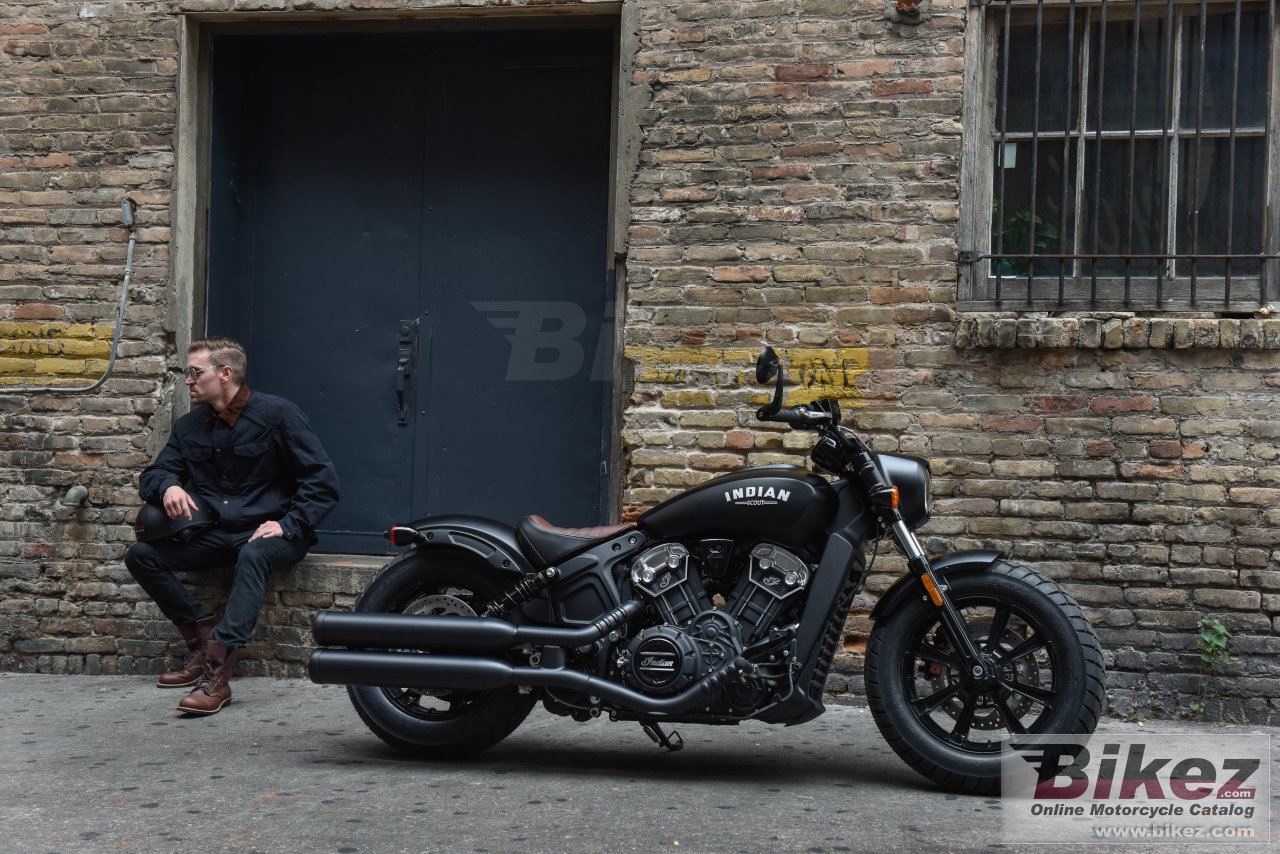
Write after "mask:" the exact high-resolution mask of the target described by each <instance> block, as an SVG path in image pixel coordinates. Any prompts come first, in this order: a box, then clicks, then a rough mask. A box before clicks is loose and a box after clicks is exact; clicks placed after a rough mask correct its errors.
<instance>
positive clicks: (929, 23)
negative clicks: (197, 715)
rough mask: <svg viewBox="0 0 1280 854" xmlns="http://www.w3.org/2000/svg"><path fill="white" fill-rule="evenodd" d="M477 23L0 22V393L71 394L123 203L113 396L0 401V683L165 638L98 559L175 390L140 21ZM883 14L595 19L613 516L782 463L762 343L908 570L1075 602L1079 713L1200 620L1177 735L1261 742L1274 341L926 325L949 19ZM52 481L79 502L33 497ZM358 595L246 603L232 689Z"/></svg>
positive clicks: (98, 326) (791, 439) (152, 653)
mask: <svg viewBox="0 0 1280 854" xmlns="http://www.w3.org/2000/svg"><path fill="white" fill-rule="evenodd" d="M484 5H493V6H499V5H501V6H504V7H506V6H512V5H516V6H525V5H527V6H539V5H544V4H538V3H529V4H509V3H501V4H499V3H492V4H487V3H483V2H474V3H458V2H435V3H432V2H414V1H413V0H323V2H321V0H261V2H232V0H188V2H177V0H174V2H129V3H123V2H99V3H58V2H45V1H44V0H40V2H34V1H32V2H13V0H0V389H3V388H4V387H6V386H7V387H8V390H9V391H10V392H12V390H13V389H12V387H13V386H14V385H16V384H24V383H26V384H30V383H39V384H46V383H50V382H53V383H56V382H74V384H84V383H85V382H86V381H92V379H94V378H96V376H97V375H98V373H99V372H100V371H99V369H100V366H101V362H102V360H103V358H104V353H103V349H102V345H103V342H104V341H106V340H108V339H109V337H110V331H109V330H110V327H111V324H112V323H113V321H114V310H115V300H116V298H117V295H118V288H119V282H120V278H121V276H122V274H123V263H124V254H125V243H126V238H127V233H126V231H125V230H124V229H123V228H122V227H121V226H120V224H119V219H120V214H119V205H120V201H121V199H122V198H123V196H124V195H125V194H126V193H127V194H128V195H129V196H130V197H131V198H133V199H134V200H135V201H136V202H138V204H139V212H138V220H139V224H140V227H139V232H138V234H139V244H138V247H137V251H136V255H135V270H134V288H133V292H132V294H131V299H130V304H129V309H128V314H127V316H126V325H125V333H124V340H123V342H122V344H121V348H120V356H121V358H120V360H119V362H118V363H117V366H116V370H115V374H114V376H113V378H112V379H110V380H109V381H108V382H107V384H106V386H105V387H104V388H103V389H102V390H101V391H99V392H97V393H94V394H92V395H88V396H72V395H33V394H22V393H17V394H14V393H8V394H0V484H3V494H4V496H5V501H4V503H3V506H0V667H4V668H9V669H39V670H43V671H55V672H79V671H95V672H140V671H148V672H149V671H154V670H156V669H158V668H159V666H160V662H161V660H162V658H163V655H164V650H165V647H166V645H167V644H168V641H169V639H170V638H171V634H170V630H169V629H168V628H167V627H166V626H165V625H164V623H163V620H162V619H160V618H159V615H158V613H157V612H156V610H155V608H154V606H153V605H151V604H150V603H149V602H148V601H146V600H145V597H144V596H142V594H141V593H140V591H139V590H138V589H137V588H136V587H135V586H133V585H132V584H131V583H129V577H128V574H127V573H126V572H125V570H124V568H123V566H122V564H121V563H120V557H121V555H122V553H123V550H124V548H125V546H126V545H127V544H128V542H130V540H131V533H130V531H129V529H128V527H127V521H128V519H129V518H130V517H131V515H132V512H133V510H134V508H135V507H136V493H135V491H134V486H135V483H136V477H137V474H138V472H139V471H140V469H141V467H142V466H143V465H145V463H146V461H147V460H148V459H149V458H150V456H151V455H152V454H153V453H154V452H155V450H156V449H157V447H158V444H159V443H160V442H162V441H163V439H164V436H165V434H166V432H167V427H168V423H169V421H170V418H171V413H172V397H173V389H174V387H175V379H176V377H177V374H176V372H175V371H174V370H173V368H175V367H176V366H177V364H178V360H177V357H176V356H175V349H176V347H175V334H176V332H177V331H178V330H175V328H174V327H175V322H174V320H173V319H172V318H173V316H174V312H175V302H176V299H177V298H176V296H175V293H174V288H175V285H174V284H173V280H174V274H173V270H172V269H171V267H170V253H171V252H172V251H174V247H173V246H172V245H171V240H170V232H169V224H170V218H171V212H172V210H173V208H172V201H173V200H172V197H171V194H172V190H173V185H172V184H173V174H174V172H173V170H174V162H175V160H174V158H175V127H176V123H177V95H176V93H177V84H178V80H177V70H178V57H177V40H178V18H177V17H176V16H175V14H174V13H176V12H184V11H187V12H201V13H206V14H216V13H220V12H224V11H225V12H232V11H234V12H246V13H247V12H255V11H262V12H264V13H266V12H272V13H279V14H282V15H284V16H286V17H287V16H289V15H295V16H296V17H298V18H301V17H307V18H308V19H312V18H316V17H323V16H324V13H326V12H328V11H330V10H332V11H336V12H341V13H343V14H356V13H359V14H366V13H367V14H378V13H381V12H386V11H390V12H404V11H415V10H422V11H429V10H440V9H455V8H464V7H478V6H484ZM564 5H587V4H571V3H570V4H564ZM892 5H893V4H891V3H890V4H886V3H884V2H883V1H881V2H865V3H856V2H852V0H751V1H750V2H746V1H745V0H699V2H671V0H640V2H635V3H630V2H629V3H628V4H627V13H626V15H624V21H626V23H627V25H626V27H625V28H624V32H623V44H624V46H625V48H626V50H625V51H624V56H623V62H624V66H625V67H626V69H627V74H628V75H629V78H628V79H627V80H626V81H625V83H626V87H627V89H628V90H629V91H628V96H627V97H626V98H624V103H626V104H627V105H628V110H627V112H626V113H625V114H624V115H625V117H626V120H627V121H628V122H629V123H630V124H629V125H628V126H624V127H622V128H620V137H622V138H624V139H626V140H630V139H634V141H635V146H634V147H635V149H636V150H637V151H638V162H637V163H636V165H635V168H634V172H632V173H631V174H630V175H627V176H625V180H624V182H623V188H624V192H625V195H626V197H627V198H626V201H627V202H629V207H628V206H625V205H624V206H623V209H624V210H629V213H628V214H627V215H628V216H629V221H628V222H625V223H622V224H621V225H622V228H623V230H624V231H625V233H626V239H625V245H626V249H627V256H626V288H627V305H626V322H625V324H624V328H623V337H624V346H625V353H626V356H627V358H628V362H627V364H628V366H629V370H630V371H631V374H630V376H631V377H632V379H633V380H634V386H633V392H632V395H631V398H630V400H629V401H628V402H627V405H626V409H625V412H624V431H625V432H624V447H625V454H626V459H625V460H624V463H625V466H624V472H625V474H624V480H625V483H624V494H623V496H622V499H623V505H624V507H625V514H626V515H629V516H630V515H635V514H636V513H637V512H638V511H639V510H640V509H642V508H643V507H645V506H649V505H651V504H653V503H654V502H656V501H658V500H661V499H662V498H664V497H666V496H668V495H671V494H675V492H677V491H678V490H679V489H681V488H683V487H686V486H688V485H691V484H695V483H698V482H701V481H702V480H705V479H707V478H709V477H712V476H714V475H716V474H717V473H720V472H722V471H724V470H727V469H730V468H734V467H737V466H740V465H743V464H749V463H756V462H777V461H791V462H799V461H801V460H802V459H803V455H804V452H805V450H806V447H807V446H806V441H805V437H804V436H803V435H801V434H795V433H790V432H786V431H777V430H773V429H769V428H764V427H761V426H760V425H755V424H753V423H752V420H751V417H750V413H751V412H752V411H753V410H754V407H755V405H758V402H759V397H760V395H761V394H762V392H761V391H760V390H759V389H758V388H756V387H754V386H752V385H750V384H749V383H748V382H747V371H748V370H749V368H750V362H751V359H752V356H753V354H754V352H755V351H756V350H757V349H758V348H759V346H760V345H761V344H762V343H765V342H768V343H771V344H774V345H775V346H777V347H778V348H779V349H780V350H782V351H783V352H784V355H785V357H786V358H787V360H788V361H789V362H790V363H791V364H792V365H793V366H794V368H795V371H794V373H795V376H796V378H797V379H798V380H799V381H800V385H799V386H798V387H797V388H796V389H795V390H794V391H793V392H792V394H793V395H809V396H819V395H821V394H832V395H835V396H838V397H840V398H841V399H842V400H844V401H845V402H846V406H847V407H848V408H849V415H850V418H851V420H852V422H853V423H854V424H855V425H856V426H857V427H858V428H859V429H861V430H862V431H864V432H865V433H867V434H868V435H870V436H871V437H872V438H873V439H874V443H875V445H876V447H877V448H878V449H881V450H893V451H901V452H906V453H915V454H921V455H924V456H927V457H929V458H930V459H931V460H932V462H933V466H934V471H935V474H936V477H935V488H936V491H937V496H936V498H937V517H936V518H935V520H934V521H933V522H932V523H931V524H930V525H929V527H928V528H927V529H926V531H925V533H926V541H927V544H928V546H929V548H930V550H931V551H933V552H937V551H943V550H948V549H954V548H973V547H979V546H993V547H998V548H1002V549H1004V550H1006V551H1008V552H1009V553H1010V554H1011V555H1012V556H1013V557H1014V558H1015V559H1018V560H1022V561H1025V562H1028V563H1033V564H1035V565H1036V566H1037V567H1039V568H1041V569H1042V570H1044V571H1046V572H1048V573H1049V574H1050V575H1052V576H1054V577H1055V578H1057V579H1059V580H1060V581H1061V582H1062V583H1063V584H1064V585H1065V586H1066V587H1067V588H1068V589H1069V590H1070V591H1071V592H1072V593H1073V594H1074V595H1075V596H1076V597H1077V598H1078V599H1079V600H1080V602H1081V604H1082V605H1084V606H1085V608H1086V609H1087V611H1088V612H1089V614H1090V616H1091V617H1092V618H1093V619H1094V621H1095V623H1096V625H1097V626H1098V629H1099V634H1100V636H1101V638H1102V641H1103V644H1104V647H1105V648H1106V650H1107V656H1108V664H1109V666H1110V680H1111V683H1110V691H1111V702H1112V708H1113V710H1114V711H1117V712H1119V713H1121V714H1127V713H1135V714H1144V715H1146V714H1178V713H1181V712H1185V711H1186V709H1187V706H1188V703H1189V702H1190V701H1191V700H1192V699H1194V698H1195V696H1196V695H1197V691H1198V690H1199V689H1200V687H1201V685H1200V682H1199V679H1200V677H1199V675H1198V668H1197V664H1196V657H1197V656H1196V650H1195V647H1194V640H1195V626H1196V623H1197V622H1198V620H1199V619H1200V618H1201V616H1204V615H1209V616H1214V617H1217V618H1219V619H1221V620H1222V621H1223V622H1224V623H1225V624H1226V625H1227V626H1228V627H1229V628H1230V629H1231V630H1232V631H1233V632H1234V633H1235V638H1234V640H1233V642H1232V652H1233V662H1232V664H1231V665H1229V666H1228V669H1227V671H1226V673H1225V674H1224V675H1223V676H1222V677H1221V678H1220V679H1218V680H1217V681H1216V683H1215V684H1214V685H1213V686H1212V691H1211V692H1210V703H1209V714H1211V715H1217V714H1219V713H1222V714H1224V715H1227V716H1230V717H1235V718H1243V717H1247V718H1249V719H1252V720H1274V719H1275V718H1276V717H1277V716H1278V715H1280V699H1278V698H1280V673H1277V666H1276V665H1275V664H1274V663H1273V661H1274V659H1275V656H1274V653H1275V652H1276V651H1277V650H1280V639H1278V638H1277V632H1278V630H1280V618H1278V617H1277V615H1280V565H1278V563H1277V552H1276V550H1277V548H1278V547H1280V546H1278V543H1280V535H1277V534H1275V533H1274V532H1275V531H1276V529H1277V522H1280V510H1277V509H1275V506H1276V498H1277V497H1280V482H1278V481H1280V476H1278V475H1277V471H1278V470H1277V468H1276V466H1275V465H1274V461H1275V459H1276V456H1277V454H1278V453H1280V449H1278V445H1280V441H1278V437H1280V428H1277V427H1275V426H1274V425H1275V424H1276V423H1277V415H1280V399H1278V398H1277V386H1278V385H1280V349H1278V348H1280V325H1278V323H1277V322H1276V321H1270V320H1264V319H1244V320H1217V319H1211V318H1201V319H1194V318H1180V319H1173V320H1164V319H1149V318H1126V317H1120V316H1116V317H1109V318H1108V317H1102V318H1096V317H1094V318H1079V319H1077V318H1048V317H1036V318H1030V317H1028V318H1022V319H1020V320H1019V319H1016V318H1015V317H1014V316H1013V315H1008V316H1003V317H995V316H990V315H986V316H980V317H979V316H972V315H964V316H961V315H958V314H957V312H956V311H955V299H956V266H955V256H956V251H957V242H956V241H957V233H958V225H957V223H958V217H959V201H958V197H959V174H958V172H959V163H960V153H961V145H962V141H963V138H962V127H961V122H960V115H961V96H962V92H963V84H964V78H963V71H964V69H963V47H964V39H965V32H964V27H965V5H964V4H963V3H961V2H958V0H950V2H933V3H932V4H925V14H924V15H923V17H922V19H921V20H919V21H918V22H915V23H912V22H907V21H903V20H898V19H897V18H896V17H895V13H893V12H892V11H891V9H892ZM625 144H626V145H630V142H627V143H625ZM623 162H624V163H625V162H626V160H625V158H624V159H623ZM628 168H629V167H628ZM104 330H105V332H104ZM73 483H83V484H85V485H87V486H88V487H89V490H90V496H89V500H88V503H87V505H86V506H85V507H83V508H80V509H73V508H68V507H62V506H60V505H58V503H57V500H58V499H59V498H60V497H61V495H62V494H63V492H64V491H65V490H66V488H67V487H68V486H70V485H71V484H73ZM368 569H369V567H368V566H365V565H363V564H360V565H353V566H351V567H337V568H334V567H331V566H327V565H322V564H320V563H313V564H312V565H311V566H310V567H309V568H308V569H307V570H306V571H304V570H303V569H299V570H295V571H294V572H293V573H290V574H289V575H287V576H285V577H283V578H281V579H279V580H278V581H277V582H276V584H275V586H274V588H273V590H272V593H271V601H270V603H269V607H268V609H267V611H266V612H265V614H264V619H263V627H262V629H261V630H260V632H259V641H258V643H256V644H255V646H254V648H253V649H251V650H250V653H251V655H250V662H249V664H248V665H247V666H248V668H249V670H250V672H270V673H278V674H297V673H299V672H300V668H301V662H302V660H303V658H304V651H305V644H306V625H307V623H308V621H309V618H310V613H311V612H312V611H314V609H316V608H320V607H328V606H330V605H335V604H336V605H338V606H342V605H344V604H347V603H349V602H350V597H351V595H352V594H353V593H354V592H355V590H356V589H358V583H359V580H360V579H361V578H363V577H364V575H363V574H365V573H367V571H368ZM901 569H902V564H901V560H900V559H897V558H895V557H894V556H892V555H881V556H880V558H879V560H878V561H877V564H876V570H877V572H876V574H875V575H874V576H873V578H872V579H871V581H870V584H869V586H868V590H867V592H866V593H865V594H863V595H862V596H861V597H860V598H859V600H858V602H857V603H856V608H855V612H854V614H853V615H852V616H851V619H850V622H849V627H848V629H849V630H848V636H847V644H846V647H847V649H846V653H845V655H843V656H842V657H841V660H840V662H839V666H838V669H837V671H836V673H835V674H834V675H833V677H832V682H831V686H830V687H832V688H834V689H837V690H843V689H846V688H849V687H850V686H851V685H852V686H853V687H856V683H858V682H859V681H860V680H859V677H858V675H857V673H858V664H859V654H858V653H859V649H860V644H861V643H862V641H863V640H864V638H865V632H866V630H867V618H866V613H867V610H868V609H869V607H870V606H871V605H872V604H873V603H874V599H875V596H876V595H877V594H878V593H879V592H880V591H882V590H883V589H884V588H885V587H886V586H887V585H888V584H889V583H890V582H891V581H892V579H893V578H894V577H895V576H896V574H897V573H899V572H900V571H901ZM218 580H219V579H217V578H214V579H211V581H212V582H214V583H212V584H211V585H210V586H209V587H208V588H205V589H204V591H203V592H204V593H205V594H207V595H209V596H214V595H216V593H217V590H218V584H217V583H216V582H217V581H218ZM1216 704H1220V706H1219V705H1216Z"/></svg>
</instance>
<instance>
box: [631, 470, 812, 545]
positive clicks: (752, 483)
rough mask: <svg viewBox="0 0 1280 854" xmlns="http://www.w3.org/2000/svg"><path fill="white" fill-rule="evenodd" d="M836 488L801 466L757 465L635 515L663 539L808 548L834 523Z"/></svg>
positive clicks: (652, 534)
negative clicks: (711, 538) (735, 539)
mask: <svg viewBox="0 0 1280 854" xmlns="http://www.w3.org/2000/svg"><path fill="white" fill-rule="evenodd" d="M836 505H837V500H836V493H835V490H834V489H832V488H831V484H829V483H827V481H825V480H824V479H822V478H821V477H818V476H817V475H816V474H811V473H809V472H807V471H805V470H804V469H802V468H799V467H798V466H787V465H779V466H756V467H754V468H749V469H743V470H741V471H736V472H733V473H732V474H727V475H724V476H723V477H717V478H715V479H714V480H709V481H707V482H706V483H704V484H701V485H699V486H696V487H694V488H693V489H690V490H689V491H688V492H685V493H683V494H681V495H677V496H676V497H675V498H671V499H668V500H667V501H664V502H662V503H661V504H659V505H658V506H657V507H654V508H653V509H652V510H650V511H649V512H647V513H645V514H644V515H643V516H641V517H640V518H639V520H637V524H638V525H639V526H640V530H642V531H644V532H645V533H647V534H649V535H650V536H653V537H657V538H660V539H679V538H681V537H690V536H697V535H706V534H714V535H725V536H744V537H750V538H753V539H760V540H768V541H769V542H772V543H778V544H779V545H784V546H791V547H793V548H805V547H806V546H808V545H810V544H812V543H813V542H814V540H815V539H817V538H818V537H819V536H820V535H821V534H823V533H824V532H825V531H826V529H827V525H828V524H829V523H830V522H831V518H832V516H834V515H835V512H836Z"/></svg>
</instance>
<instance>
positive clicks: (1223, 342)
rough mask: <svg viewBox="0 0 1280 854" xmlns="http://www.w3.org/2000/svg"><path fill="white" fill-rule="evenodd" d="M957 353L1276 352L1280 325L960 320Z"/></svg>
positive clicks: (1238, 321) (981, 317)
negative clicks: (1062, 350) (1199, 350)
mask: <svg viewBox="0 0 1280 854" xmlns="http://www.w3.org/2000/svg"><path fill="white" fill-rule="evenodd" d="M955 347H956V349H957V350H982V349H989V350H1022V349H1026V350H1048V349H1081V350H1097V349H1101V350H1146V349H1155V350H1190V349H1207V350H1280V319H1275V320H1272V319H1267V320H1262V319H1254V318H1245V319H1234V318H1151V317H1105V318H1091V317H1001V316H993V315H968V316H961V318H960V322H959V323H958V324H957V325H956V332H955Z"/></svg>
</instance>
